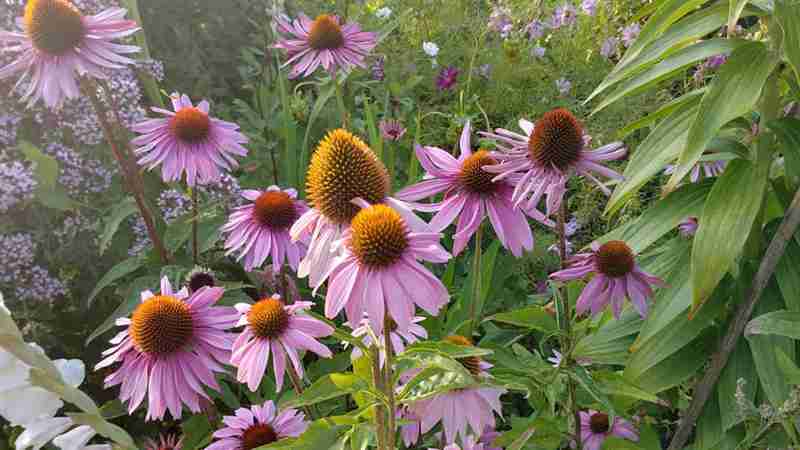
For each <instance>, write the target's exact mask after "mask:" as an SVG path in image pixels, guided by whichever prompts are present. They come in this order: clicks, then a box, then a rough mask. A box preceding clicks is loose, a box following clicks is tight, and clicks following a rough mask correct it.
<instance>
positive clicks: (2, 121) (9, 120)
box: [0, 105, 22, 148]
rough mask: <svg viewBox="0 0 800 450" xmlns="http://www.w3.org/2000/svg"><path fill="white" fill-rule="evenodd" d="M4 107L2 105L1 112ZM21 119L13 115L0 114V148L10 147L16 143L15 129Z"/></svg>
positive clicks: (17, 127)
mask: <svg viewBox="0 0 800 450" xmlns="http://www.w3.org/2000/svg"><path fill="white" fill-rule="evenodd" d="M5 108H6V106H5V105H3V110H5V111H8V110H6V109H5ZM20 122H22V117H21V116H19V115H16V114H13V113H10V114H9V113H4V114H0V148H2V147H10V146H12V145H14V144H15V143H16V142H17V129H19V124H20Z"/></svg>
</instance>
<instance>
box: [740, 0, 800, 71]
mask: <svg viewBox="0 0 800 450" xmlns="http://www.w3.org/2000/svg"><path fill="white" fill-rule="evenodd" d="M740 1H744V0H740ZM774 17H775V20H776V21H777V22H778V25H779V26H780V27H781V28H782V29H783V52H784V54H785V55H786V59H787V60H788V61H789V64H791V65H792V68H794V73H795V76H796V77H797V79H798V81H800V3H798V2H796V1H795V2H790V1H789V0H777V1H776V2H775V15H774Z"/></svg>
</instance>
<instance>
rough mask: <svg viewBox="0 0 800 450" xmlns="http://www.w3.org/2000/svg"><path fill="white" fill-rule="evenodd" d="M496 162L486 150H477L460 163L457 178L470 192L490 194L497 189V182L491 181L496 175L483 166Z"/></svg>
mask: <svg viewBox="0 0 800 450" xmlns="http://www.w3.org/2000/svg"><path fill="white" fill-rule="evenodd" d="M496 163H497V161H495V159H494V158H492V157H491V156H490V155H489V152H488V151H486V150H478V151H477V152H475V153H473V154H472V155H471V156H470V157H469V158H467V159H466V160H465V161H464V163H463V164H461V172H460V173H459V174H458V180H459V181H460V182H461V184H462V185H463V186H464V187H465V188H467V189H468V190H469V191H471V192H474V193H476V194H491V193H493V192H494V191H495V190H496V189H497V183H495V182H493V181H492V179H493V178H494V177H495V176H496V175H495V174H493V173H489V172H486V171H485V170H483V167H484V166H491V165H493V164H496Z"/></svg>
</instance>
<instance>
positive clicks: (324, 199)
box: [306, 129, 389, 224]
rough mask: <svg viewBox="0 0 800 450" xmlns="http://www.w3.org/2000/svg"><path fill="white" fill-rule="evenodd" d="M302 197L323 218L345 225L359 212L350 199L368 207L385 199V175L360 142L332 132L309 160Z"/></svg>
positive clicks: (387, 185) (375, 158)
mask: <svg viewBox="0 0 800 450" xmlns="http://www.w3.org/2000/svg"><path fill="white" fill-rule="evenodd" d="M306 194H307V198H308V200H309V202H310V204H311V205H312V206H313V207H314V208H316V209H317V210H318V211H319V212H320V213H322V215H324V216H325V217H326V218H328V219H329V220H331V221H333V222H334V223H337V224H349V223H350V221H351V220H353V217H355V215H356V213H358V211H359V207H358V206H356V205H354V204H353V203H352V202H351V201H352V200H353V199H355V198H356V197H360V198H362V199H364V200H365V201H367V202H368V203H371V204H372V203H380V202H381V201H383V199H384V198H386V196H387V195H388V194H389V173H388V172H387V171H386V167H385V166H384V165H383V163H382V162H381V161H380V160H379V159H378V157H377V156H375V153H373V152H372V150H371V149H370V148H369V147H368V146H367V144H365V143H364V141H362V140H361V139H359V138H358V137H356V136H354V135H353V134H352V133H350V132H348V131H347V130H343V129H337V130H333V131H331V132H330V133H328V134H327V135H326V136H325V138H323V139H322V141H320V143H319V145H318V146H317V148H316V150H315V151H314V154H313V155H312V157H311V163H310V164H309V166H308V176H307V177H306Z"/></svg>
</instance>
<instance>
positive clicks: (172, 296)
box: [95, 277, 239, 420]
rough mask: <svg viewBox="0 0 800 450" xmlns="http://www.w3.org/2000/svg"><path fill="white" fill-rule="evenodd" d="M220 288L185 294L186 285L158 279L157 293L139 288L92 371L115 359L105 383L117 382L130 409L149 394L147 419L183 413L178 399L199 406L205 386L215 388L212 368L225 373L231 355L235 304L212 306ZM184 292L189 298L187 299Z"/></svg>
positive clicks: (220, 293)
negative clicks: (132, 307) (137, 299)
mask: <svg viewBox="0 0 800 450" xmlns="http://www.w3.org/2000/svg"><path fill="white" fill-rule="evenodd" d="M223 292H224V290H223V289H222V288H220V287H203V288H201V289H199V290H198V291H196V292H194V293H193V294H191V296H190V295H189V293H188V291H187V290H186V288H183V289H181V290H180V291H178V292H174V291H173V290H172V285H170V282H169V279H167V277H164V278H162V279H161V293H160V294H159V295H155V294H153V293H152V292H150V291H144V292H142V295H141V298H142V303H140V304H139V306H138V307H136V309H135V310H134V311H133V314H131V317H130V318H122V319H117V322H116V324H117V325H120V326H124V327H126V328H125V330H124V331H122V332H120V333H119V334H117V335H116V336H115V337H114V338H113V339H111V341H110V342H111V344H113V347H111V348H110V349H108V350H106V351H104V352H103V355H104V356H106V358H105V359H104V360H102V361H100V363H99V364H97V366H95V370H98V369H102V368H104V367H108V366H110V365H111V364H114V363H115V362H121V363H122V365H121V366H120V367H119V368H118V369H117V370H116V372H114V373H112V374H111V375H109V376H108V377H106V379H105V387H106V388H108V387H111V386H116V385H118V384H121V385H122V386H121V388H120V400H122V401H123V402H128V411H129V412H133V411H134V410H135V409H136V408H137V407H138V406H139V405H140V404H141V403H142V400H144V396H145V394H149V397H148V407H147V420H153V419H155V420H160V419H162V418H163V417H164V414H165V413H166V411H167V409H169V412H170V413H171V414H172V417H173V418H175V419H178V418H180V417H181V409H182V405H181V403H183V404H185V405H186V406H187V407H188V408H189V410H190V411H192V412H199V411H200V399H201V398H206V399H208V398H209V397H208V394H206V392H205V389H204V388H203V385H206V386H208V387H210V388H211V389H215V390H218V389H219V385H218V384H217V381H216V379H215V377H214V373H215V372H225V369H224V368H223V366H222V364H227V363H228V361H229V360H230V349H231V342H232V341H233V339H232V336H231V335H230V334H229V333H227V332H226V330H227V329H229V328H231V327H233V326H234V325H235V324H236V320H237V319H238V318H239V317H238V315H237V314H236V311H235V310H234V309H233V308H228V307H215V306H212V305H213V304H214V303H216V302H217V301H218V300H219V299H220V298H221V297H222V294H223ZM187 297H188V298H187Z"/></svg>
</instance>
